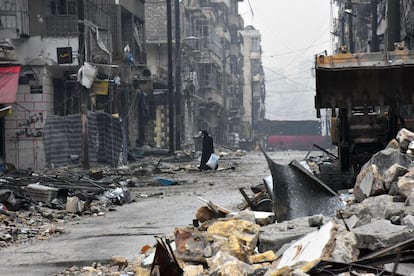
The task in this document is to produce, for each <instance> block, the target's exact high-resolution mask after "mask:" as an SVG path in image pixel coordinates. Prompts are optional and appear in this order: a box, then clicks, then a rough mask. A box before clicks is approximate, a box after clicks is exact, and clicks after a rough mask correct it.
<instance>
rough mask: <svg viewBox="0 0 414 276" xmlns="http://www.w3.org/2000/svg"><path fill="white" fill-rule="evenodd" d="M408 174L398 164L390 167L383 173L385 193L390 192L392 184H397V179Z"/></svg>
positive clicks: (404, 168) (405, 169)
mask: <svg viewBox="0 0 414 276" xmlns="http://www.w3.org/2000/svg"><path fill="white" fill-rule="evenodd" d="M407 172H408V169H407V168H406V167H404V166H401V165H399V164H394V165H392V166H391V167H390V168H389V169H387V170H386V171H385V173H384V187H385V189H386V190H387V191H389V190H390V188H391V186H392V185H393V184H396V183H397V182H398V178H399V177H400V176H403V175H404V174H406V173H407Z"/></svg>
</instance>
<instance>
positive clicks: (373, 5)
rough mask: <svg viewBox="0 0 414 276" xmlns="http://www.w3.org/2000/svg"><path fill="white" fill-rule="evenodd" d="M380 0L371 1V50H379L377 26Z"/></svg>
mask: <svg viewBox="0 0 414 276" xmlns="http://www.w3.org/2000/svg"><path fill="white" fill-rule="evenodd" d="M377 6H378V0H372V1H371V13H372V20H371V31H372V33H371V36H372V38H371V52H378V51H379V49H378V37H377V28H378V13H377Z"/></svg>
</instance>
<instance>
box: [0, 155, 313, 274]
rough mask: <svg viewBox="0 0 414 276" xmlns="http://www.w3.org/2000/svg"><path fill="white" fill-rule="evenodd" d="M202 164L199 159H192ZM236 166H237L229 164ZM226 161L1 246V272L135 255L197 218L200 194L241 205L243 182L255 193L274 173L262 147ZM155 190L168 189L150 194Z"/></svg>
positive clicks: (40, 270)
mask: <svg viewBox="0 0 414 276" xmlns="http://www.w3.org/2000/svg"><path fill="white" fill-rule="evenodd" d="M269 155H270V156H271V157H272V159H273V160H274V161H276V162H279V163H287V162H289V161H291V160H293V159H302V158H304V157H305V155H306V152H302V151H283V152H270V153H269ZM196 164H197V161H196V160H194V161H193V162H192V165H196ZM163 165H164V166H169V164H163ZM173 165H174V166H180V164H177V163H174V164H173ZM232 166H233V167H234V169H227V168H229V167H232ZM220 167H221V168H223V170H218V171H209V172H194V171H193V172H188V171H178V172H175V173H174V175H167V176H166V177H169V178H171V177H173V178H174V179H175V180H177V181H178V184H177V185H172V186H145V187H134V188H131V193H132V197H133V199H135V202H132V203H130V204H125V205H123V206H117V207H116V211H113V212H108V213H106V215H105V216H100V217H84V218H82V219H81V220H80V221H77V222H71V223H67V224H65V225H64V226H63V227H64V229H65V231H66V233H65V234H63V235H60V236H59V237H56V238H52V239H49V240H46V241H34V242H33V243H32V244H29V245H21V246H12V247H8V248H3V249H0V275H9V276H11V275H31V276H35V275H53V274H55V273H58V272H62V271H64V270H65V269H66V268H67V267H71V266H72V265H90V264H91V263H92V262H94V261H103V262H106V261H107V260H109V259H110V257H111V256H114V255H120V256H124V257H126V258H128V259H130V260H131V259H133V257H134V256H136V255H137V254H138V253H139V251H140V249H141V248H142V247H143V246H144V245H146V244H149V245H154V244H155V242H156V241H155V239H154V236H155V235H172V234H173V231H174V228H175V227H180V226H186V225H189V224H191V223H192V221H193V219H194V218H195V214H196V211H197V210H198V208H199V207H201V206H203V205H204V204H203V203H202V202H201V201H200V200H199V199H198V198H197V197H202V198H204V199H207V200H211V201H212V202H213V203H215V204H218V205H220V206H222V207H225V208H228V209H230V210H233V211H238V208H237V206H238V205H239V204H241V203H242V201H243V197H242V195H241V194H240V192H239V188H245V190H246V192H247V193H249V192H250V187H252V186H255V185H258V184H260V183H262V179H263V177H266V176H268V175H270V171H269V169H268V167H267V163H266V160H265V158H264V155H263V154H262V153H261V152H249V153H247V154H246V155H245V156H241V157H234V156H233V157H228V158H222V159H221V160H220ZM155 193H162V195H160V196H153V197H151V196H150V197H145V195H152V194H155Z"/></svg>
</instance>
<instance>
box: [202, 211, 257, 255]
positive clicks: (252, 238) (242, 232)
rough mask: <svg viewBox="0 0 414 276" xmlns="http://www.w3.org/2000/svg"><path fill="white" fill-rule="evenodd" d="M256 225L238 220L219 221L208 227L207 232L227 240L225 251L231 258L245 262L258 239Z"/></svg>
mask: <svg viewBox="0 0 414 276" xmlns="http://www.w3.org/2000/svg"><path fill="white" fill-rule="evenodd" d="M259 230H260V226H259V225H258V224H255V223H252V222H249V221H245V220H238V219H227V220H226V219H219V220H217V221H216V222H215V223H213V224H212V225H211V226H209V227H208V229H207V232H208V233H209V234H213V235H219V236H222V237H226V238H227V239H228V243H227V246H226V247H224V248H225V249H227V250H228V251H229V252H231V254H232V255H233V256H236V257H237V258H239V259H240V260H243V261H247V257H248V256H249V255H251V254H253V252H254V250H255V248H256V245H257V241H258V239H259Z"/></svg>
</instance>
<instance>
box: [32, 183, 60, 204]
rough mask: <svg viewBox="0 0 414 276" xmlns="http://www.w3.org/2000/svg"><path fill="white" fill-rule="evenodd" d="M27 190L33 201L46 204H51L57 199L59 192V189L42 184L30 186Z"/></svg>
mask: <svg viewBox="0 0 414 276" xmlns="http://www.w3.org/2000/svg"><path fill="white" fill-rule="evenodd" d="M25 190H26V192H27V193H28V195H29V196H30V198H31V199H33V200H36V201H40V202H44V203H50V202H51V201H52V200H53V199H55V198H56V197H57V193H58V191H59V189H57V188H52V187H48V186H45V185H41V184H40V183H32V184H29V185H27V187H26V189H25Z"/></svg>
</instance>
